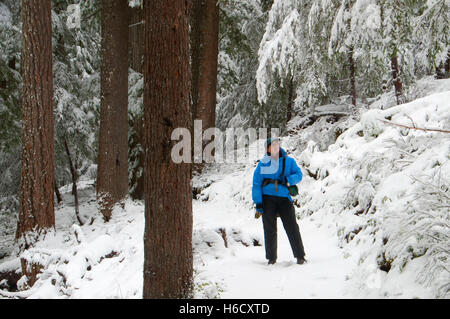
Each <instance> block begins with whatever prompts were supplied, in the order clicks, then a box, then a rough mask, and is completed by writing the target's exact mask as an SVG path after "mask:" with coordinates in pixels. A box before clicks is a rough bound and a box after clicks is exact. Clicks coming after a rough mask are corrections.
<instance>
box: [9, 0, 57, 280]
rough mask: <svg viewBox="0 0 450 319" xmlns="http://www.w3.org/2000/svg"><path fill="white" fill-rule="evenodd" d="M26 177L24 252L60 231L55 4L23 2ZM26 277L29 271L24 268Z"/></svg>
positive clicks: (23, 191)
mask: <svg viewBox="0 0 450 319" xmlns="http://www.w3.org/2000/svg"><path fill="white" fill-rule="evenodd" d="M22 43H23V47H22V78H23V89H22V92H23V93H22V156H21V159H22V174H21V192H20V210H19V222H18V227H17V235H16V238H17V239H18V240H19V242H20V246H21V248H23V249H27V248H28V247H30V246H32V245H33V244H34V243H35V242H36V240H38V238H39V236H41V235H42V234H46V233H47V232H48V231H50V230H51V229H52V228H54V227H55V211H54V206H53V205H54V204H53V198H54V197H53V191H54V183H55V175H54V147H53V145H54V142H53V138H54V132H53V131H54V128H53V67H52V65H53V64H52V24H51V2H50V0H45V1H41V0H40V1H37V0H23V1H22ZM22 266H23V267H22V268H23V269H22V270H23V271H24V273H26V272H25V268H26V265H22Z"/></svg>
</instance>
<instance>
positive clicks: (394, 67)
mask: <svg viewBox="0 0 450 319" xmlns="http://www.w3.org/2000/svg"><path fill="white" fill-rule="evenodd" d="M391 71H392V80H393V82H394V89H395V97H396V98H397V105H398V104H402V103H404V99H403V85H402V81H401V79H400V70H399V67H398V59H397V54H396V53H394V54H393V55H392V57H391Z"/></svg>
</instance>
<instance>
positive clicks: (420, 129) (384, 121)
mask: <svg viewBox="0 0 450 319" xmlns="http://www.w3.org/2000/svg"><path fill="white" fill-rule="evenodd" d="M380 121H381V122H383V123H386V124H389V125H394V126H399V127H403V128H407V129H411V130H418V131H425V132H440V133H450V131H448V130H441V129H433V128H421V127H415V126H414V127H412V126H407V125H403V124H397V123H393V122H390V121H387V120H381V119H380Z"/></svg>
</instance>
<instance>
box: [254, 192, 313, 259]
mask: <svg viewBox="0 0 450 319" xmlns="http://www.w3.org/2000/svg"><path fill="white" fill-rule="evenodd" d="M263 211H264V213H263V214H262V220H263V226H264V246H265V248H266V258H267V259H268V260H274V259H277V214H279V215H280V218H281V221H282V222H283V226H284V229H285V231H286V234H287V236H288V238H289V243H290V244H291V248H292V252H293V253H294V257H296V258H298V257H304V256H305V250H304V248H303V242H302V237H301V236H300V230H299V228H298V224H297V220H296V218H295V208H294V205H292V203H291V201H290V200H289V198H287V197H279V196H270V195H263Z"/></svg>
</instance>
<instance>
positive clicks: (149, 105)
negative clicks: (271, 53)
mask: <svg viewBox="0 0 450 319" xmlns="http://www.w3.org/2000/svg"><path fill="white" fill-rule="evenodd" d="M189 6H190V1H187V0H144V16H145V61H144V120H145V168H144V174H145V192H144V193H145V195H144V196H145V234H144V257H145V258H144V287H143V297H144V298H186V297H190V296H191V290H192V274H193V259H192V227H193V225H192V223H193V222H192V187H191V185H190V176H191V163H180V164H176V163H174V162H173V161H172V159H171V149H172V147H173V145H175V144H176V143H178V141H172V140H171V134H172V131H173V130H174V129H175V128H178V127H180V128H186V129H189V128H190V127H191V121H192V115H191V105H190V65H189V31H188V30H189Z"/></svg>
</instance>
